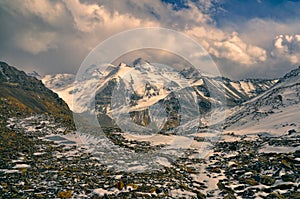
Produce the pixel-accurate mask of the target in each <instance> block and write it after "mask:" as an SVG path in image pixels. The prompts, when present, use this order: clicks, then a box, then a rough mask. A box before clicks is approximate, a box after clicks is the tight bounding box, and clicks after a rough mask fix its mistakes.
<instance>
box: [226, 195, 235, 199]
mask: <svg viewBox="0 0 300 199" xmlns="http://www.w3.org/2000/svg"><path fill="white" fill-rule="evenodd" d="M224 199H236V197H235V196H234V195H233V194H227V195H226V196H225V197H224Z"/></svg>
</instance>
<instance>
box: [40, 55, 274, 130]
mask: <svg viewBox="0 0 300 199" xmlns="http://www.w3.org/2000/svg"><path fill="white" fill-rule="evenodd" d="M85 72H86V74H87V75H86V76H85V78H83V79H81V80H75V75H72V74H57V75H47V76H45V77H43V78H42V81H43V83H44V84H45V85H46V86H47V87H48V88H50V89H52V90H53V91H54V92H56V93H58V95H59V96H60V97H61V98H63V99H64V100H65V101H66V102H67V103H68V104H69V106H70V108H71V109H72V110H73V111H74V112H77V113H81V112H85V111H95V107H96V112H97V113H98V116H99V118H100V120H101V121H105V122H104V123H105V124H109V125H111V122H112V121H115V122H117V123H119V124H118V125H123V126H124V125H125V124H132V123H129V121H127V120H129V119H131V120H133V121H134V122H135V123H136V124H138V125H142V126H149V125H150V126H151V127H152V128H161V126H160V125H163V124H164V125H165V126H164V127H163V128H173V127H175V126H176V125H178V124H179V122H180V121H181V122H182V121H186V122H187V121H188V120H190V118H193V117H195V116H196V115H197V116H199V115H201V114H205V113H207V112H210V111H211V110H212V109H213V108H216V107H225V106H226V107H233V106H236V105H239V104H241V103H243V102H245V101H247V100H249V99H251V98H253V97H255V96H257V95H258V94H260V93H262V92H264V91H266V90H268V89H269V88H271V87H272V86H273V85H274V84H275V83H276V82H277V81H278V80H256V79H252V80H241V81H232V80H230V79H227V78H221V77H209V76H203V75H201V74H200V73H199V72H198V71H196V70H195V69H193V68H186V69H184V70H181V71H177V70H176V69H173V68H170V67H168V66H164V65H161V64H151V63H149V62H147V61H144V60H142V59H137V60H136V61H135V62H133V64H132V65H131V66H129V65H126V64H120V65H118V66H113V65H110V66H109V67H108V68H107V69H106V70H105V71H104V72H103V71H102V72H100V71H99V69H97V67H96V66H95V67H91V68H89V71H85ZM91 85H93V88H92V87H91ZM93 89H96V90H97V94H96V96H95V106H91V102H90V101H89V100H90V95H92V94H93V92H95V91H94V90H93ZM74 96H76V97H75V98H76V99H75V100H77V101H76V108H74V107H73V104H72V103H73V97H74ZM91 109H93V110H91ZM163 110H167V111H163ZM179 111H181V114H180V113H179ZM182 113H184V115H185V118H184V117H183V115H182ZM179 116H180V118H179ZM112 118H113V120H112ZM116 118H117V119H116ZM162 118H168V119H166V121H164V120H163V119H162ZM154 121H155V122H154ZM153 125H154V126H153ZM155 125H156V126H155ZM157 125H158V126H157ZM125 126H126V125H125ZM124 128H125V127H124ZM130 128H131V129H132V128H133V127H132V126H130ZM139 128H140V126H139Z"/></svg>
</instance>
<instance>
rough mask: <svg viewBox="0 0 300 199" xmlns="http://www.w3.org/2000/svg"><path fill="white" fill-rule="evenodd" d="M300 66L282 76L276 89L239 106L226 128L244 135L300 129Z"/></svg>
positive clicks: (227, 122) (280, 132)
mask: <svg viewBox="0 0 300 199" xmlns="http://www.w3.org/2000/svg"><path fill="white" fill-rule="evenodd" d="M299 73H300V67H299V68H298V69H295V70H293V71H291V72H290V73H288V74H287V75H285V76H284V77H283V78H281V79H280V80H279V82H278V84H276V85H275V86H274V87H273V88H271V89H270V90H268V91H266V92H265V93H263V94H261V95H259V96H257V97H255V98H253V99H252V100H250V101H248V102H246V103H244V104H243V105H242V106H240V107H239V108H237V109H236V110H235V111H233V113H232V114H231V115H230V116H229V117H228V118H227V121H226V123H225V128H226V130H227V131H234V132H238V133H241V134H250V133H262V132H267V133H271V134H275V135H282V134H284V133H287V132H288V131H289V130H293V129H294V130H296V131H300V112H299V110H300V75H299Z"/></svg>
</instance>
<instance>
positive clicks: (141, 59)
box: [132, 57, 150, 66]
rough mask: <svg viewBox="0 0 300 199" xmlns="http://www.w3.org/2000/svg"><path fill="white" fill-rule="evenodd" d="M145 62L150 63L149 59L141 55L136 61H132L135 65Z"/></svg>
mask: <svg viewBox="0 0 300 199" xmlns="http://www.w3.org/2000/svg"><path fill="white" fill-rule="evenodd" d="M144 64H150V62H149V61H147V60H144V59H143V58H141V57H139V58H137V59H136V60H134V61H133V62H132V65H133V66H136V65H144Z"/></svg>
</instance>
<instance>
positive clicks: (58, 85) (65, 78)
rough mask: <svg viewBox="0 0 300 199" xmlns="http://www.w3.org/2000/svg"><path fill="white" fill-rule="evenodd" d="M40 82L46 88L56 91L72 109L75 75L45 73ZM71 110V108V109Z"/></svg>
mask: <svg viewBox="0 0 300 199" xmlns="http://www.w3.org/2000/svg"><path fill="white" fill-rule="evenodd" d="M41 80H42V82H43V83H44V84H45V86H46V87H47V88H49V89H50V90H52V91H53V92H55V93H57V94H58V96H59V97H60V98H62V99H63V100H64V101H65V102H66V103H67V104H68V105H69V108H70V109H71V110H72V109H73V91H74V85H73V83H74V81H75V75H73V74H56V75H46V76H44V77H43V78H42V79H41ZM72 111H73V110H72Z"/></svg>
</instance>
